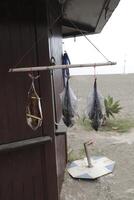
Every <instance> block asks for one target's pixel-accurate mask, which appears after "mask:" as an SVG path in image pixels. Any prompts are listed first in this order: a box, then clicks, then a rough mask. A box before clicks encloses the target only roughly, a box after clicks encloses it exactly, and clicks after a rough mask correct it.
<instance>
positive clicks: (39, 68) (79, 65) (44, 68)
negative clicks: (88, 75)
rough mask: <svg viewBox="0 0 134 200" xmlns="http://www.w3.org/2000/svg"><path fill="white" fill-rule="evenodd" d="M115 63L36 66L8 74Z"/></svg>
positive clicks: (16, 69) (13, 70)
mask: <svg viewBox="0 0 134 200" xmlns="http://www.w3.org/2000/svg"><path fill="white" fill-rule="evenodd" d="M116 64H117V63H116V62H111V61H109V62H105V63H89V64H73V65H51V66H37V67H23V68H10V69H9V72H31V71H44V70H55V69H65V68H79V67H80V68H83V67H101V66H109V65H116Z"/></svg>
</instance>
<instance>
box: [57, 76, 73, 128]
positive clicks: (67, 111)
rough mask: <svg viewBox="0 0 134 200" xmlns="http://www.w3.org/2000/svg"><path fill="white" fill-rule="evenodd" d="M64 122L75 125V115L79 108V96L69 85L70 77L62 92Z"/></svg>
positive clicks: (70, 125) (68, 125)
mask: <svg viewBox="0 0 134 200" xmlns="http://www.w3.org/2000/svg"><path fill="white" fill-rule="evenodd" d="M60 96H61V102H62V114H63V122H64V123H65V125H66V126H67V127H72V126H73V125H74V117H75V113H76V108H77V98H76V96H75V94H74V92H73V91H72V89H71V88H70V86H69V79H67V81H66V85H65V88H64V90H63V92H62V93H61V95H60Z"/></svg>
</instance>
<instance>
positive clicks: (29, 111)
mask: <svg viewBox="0 0 134 200" xmlns="http://www.w3.org/2000/svg"><path fill="white" fill-rule="evenodd" d="M30 77H31V78H32V84H31V87H30V89H29V91H28V104H27V106H26V119H27V124H28V125H29V126H30V127H31V128H32V130H34V131H35V130H37V129H38V128H39V127H40V126H41V125H42V120H43V116H42V109H41V101H40V97H39V96H38V94H37V92H36V90H35V85H34V80H35V79H37V77H33V76H31V75H30Z"/></svg>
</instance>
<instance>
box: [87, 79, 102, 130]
mask: <svg viewBox="0 0 134 200" xmlns="http://www.w3.org/2000/svg"><path fill="white" fill-rule="evenodd" d="M104 109H105V106H104V99H103V97H102V96H101V95H100V94H99V93H98V91H97V81H96V78H95V81H94V89H93V92H92V93H91V94H90V95H89V97H88V108H87V114H88V117H89V119H90V120H91V126H92V128H93V129H94V130H96V131H98V128H99V127H100V125H101V123H102V119H103V113H105V112H104Z"/></svg>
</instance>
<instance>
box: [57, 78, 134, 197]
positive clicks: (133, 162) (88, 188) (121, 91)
mask: <svg viewBox="0 0 134 200" xmlns="http://www.w3.org/2000/svg"><path fill="white" fill-rule="evenodd" d="M92 85H93V79H92V77H84V76H80V77H77V78H73V79H72V87H73V90H74V91H75V93H76V95H77V96H78V100H79V113H80V114H82V112H83V111H84V109H85V105H86V96H87V95H88V92H89V90H90V89H91V88H92ZM88 86H90V87H88ZM98 86H99V88H100V90H101V93H102V94H103V95H104V96H107V95H108V94H109V95H111V96H113V97H114V99H116V100H120V102H121V106H122V107H123V110H122V112H121V113H120V116H119V117H123V118H125V117H127V118H129V117H131V118H132V117H133V114H134V75H114V76H100V77H98ZM90 138H95V140H96V143H95V144H94V145H93V146H92V155H105V156H107V157H108V158H110V159H112V160H114V161H115V162H116V166H115V169H114V172H113V173H112V174H110V175H107V176H103V177H101V178H99V179H97V180H94V181H82V180H76V179H73V178H71V177H70V176H69V175H68V173H67V172H66V173H65V179H64V184H63V187H62V192H61V200H134V130H131V131H130V132H129V133H124V134H122V135H120V134H118V133H115V132H114V133H113V132H110V133H106V132H105V133H104V132H98V133H95V132H94V131H90V132H87V131H84V130H83V129H82V128H80V127H78V126H75V127H73V128H72V129H71V130H69V131H68V148H69V149H70V148H71V149H73V151H74V152H76V154H79V152H80V150H81V149H82V148H83V143H84V142H85V141H88V140H89V139H90Z"/></svg>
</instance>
